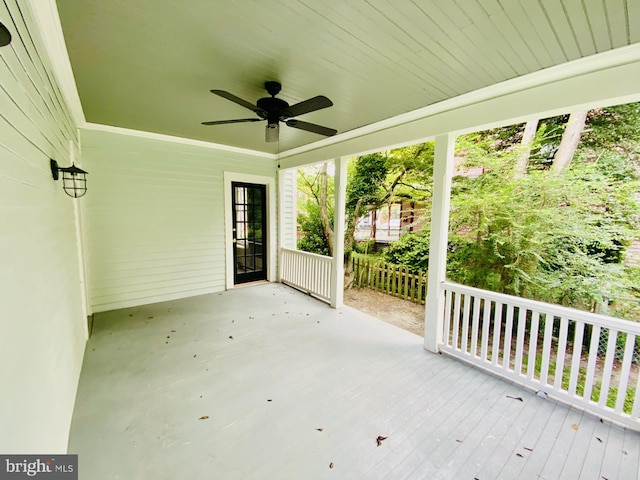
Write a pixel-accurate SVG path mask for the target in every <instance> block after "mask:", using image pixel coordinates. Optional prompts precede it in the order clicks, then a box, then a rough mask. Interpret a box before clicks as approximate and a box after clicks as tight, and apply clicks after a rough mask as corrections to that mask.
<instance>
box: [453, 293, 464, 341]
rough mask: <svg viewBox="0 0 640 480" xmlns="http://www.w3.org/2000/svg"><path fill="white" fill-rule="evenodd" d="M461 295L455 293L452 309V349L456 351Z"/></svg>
mask: <svg viewBox="0 0 640 480" xmlns="http://www.w3.org/2000/svg"><path fill="white" fill-rule="evenodd" d="M461 297H462V295H461V294H460V293H458V292H456V298H455V305H454V307H453V345H452V346H453V348H455V349H456V350H457V349H458V336H459V332H460V298H461Z"/></svg>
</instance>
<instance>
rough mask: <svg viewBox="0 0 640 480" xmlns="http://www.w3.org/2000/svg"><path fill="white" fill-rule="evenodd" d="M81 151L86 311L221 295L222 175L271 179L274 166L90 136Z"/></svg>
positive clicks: (234, 156) (112, 136)
mask: <svg viewBox="0 0 640 480" xmlns="http://www.w3.org/2000/svg"><path fill="white" fill-rule="evenodd" d="M82 152H83V160H84V162H85V166H86V168H87V170H89V171H90V172H91V174H90V187H89V190H90V195H89V194H87V203H86V207H87V208H86V232H87V235H86V236H87V250H88V252H89V253H88V270H89V282H88V284H89V296H90V303H91V308H92V310H93V311H95V312H99V311H106V310H113V309H116V308H121V307H129V306H135V305H143V304H148V303H153V302H157V301H162V300H170V299H175V298H181V297H188V296H192V295H199V294H202V293H209V292H215V291H219V290H224V288H225V278H226V277H225V244H224V242H225V231H224V201H223V199H224V188H223V178H224V172H225V171H231V172H238V173H250V174H255V175H263V176H268V177H275V162H274V161H273V160H270V159H266V158H262V157H252V156H247V155H243V154H240V153H233V152H228V151H222V150H220V151H218V150H214V149H211V148H202V147H198V146H192V145H184V144H178V143H174V142H169V141H163V140H156V139H148V138H140V137H133V136H128V135H121V134H117V133H111V132H103V131H97V130H83V131H82Z"/></svg>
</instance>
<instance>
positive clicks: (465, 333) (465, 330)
mask: <svg viewBox="0 0 640 480" xmlns="http://www.w3.org/2000/svg"><path fill="white" fill-rule="evenodd" d="M472 298H473V297H472V296H471V295H469V294H465V296H464V312H463V313H462V345H461V347H460V348H461V350H462V351H463V352H465V353H467V352H468V350H467V347H468V346H469V321H470V319H469V311H470V309H471V299H472Z"/></svg>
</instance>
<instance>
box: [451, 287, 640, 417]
mask: <svg viewBox="0 0 640 480" xmlns="http://www.w3.org/2000/svg"><path fill="white" fill-rule="evenodd" d="M443 289H444V295H445V316H444V335H443V344H442V345H441V351H443V352H445V353H448V354H450V355H453V356H455V357H458V358H461V359H463V360H465V361H468V362H471V363H473V364H475V365H478V366H479V367H481V368H484V369H487V370H490V371H494V372H496V373H497V374H499V375H501V376H503V377H507V378H509V379H512V380H514V381H516V382H518V383H520V384H524V385H528V386H530V387H532V388H534V389H536V390H541V391H544V392H547V393H548V394H549V395H550V396H552V397H554V398H557V399H558V400H562V401H565V402H567V403H570V404H573V405H576V406H578V407H581V408H583V409H585V410H587V411H590V412H592V413H594V414H596V415H599V416H601V417H608V418H610V419H612V420H616V421H618V422H620V423H623V424H625V425H628V426H631V427H633V428H634V429H639V428H640V418H639V417H640V376H639V375H638V366H639V363H640V342H639V341H638V340H637V339H638V338H639V337H640V324H638V323H635V322H630V321H626V320H620V319H617V318H613V317H608V316H605V315H598V314H594V313H589V312H583V311H580V310H575V309H572V308H566V307H561V306H557V305H552V304H548V303H543V302H537V301H533V300H527V299H523V298H518V297H513V296H510V295H503V294H499V293H493V292H489V291H486V290H480V289H477V288H471V287H465V286H462V285H458V284H454V283H450V282H444V283H443Z"/></svg>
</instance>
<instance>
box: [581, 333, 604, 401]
mask: <svg viewBox="0 0 640 480" xmlns="http://www.w3.org/2000/svg"><path fill="white" fill-rule="evenodd" d="M599 344H600V325H595V326H594V327H593V329H592V331H591V343H590V344H589V361H588V363H587V378H586V379H585V381H584V395H583V398H584V399H585V400H586V401H591V392H592V391H593V383H594V379H595V376H596V362H597V360H598V345H599Z"/></svg>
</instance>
